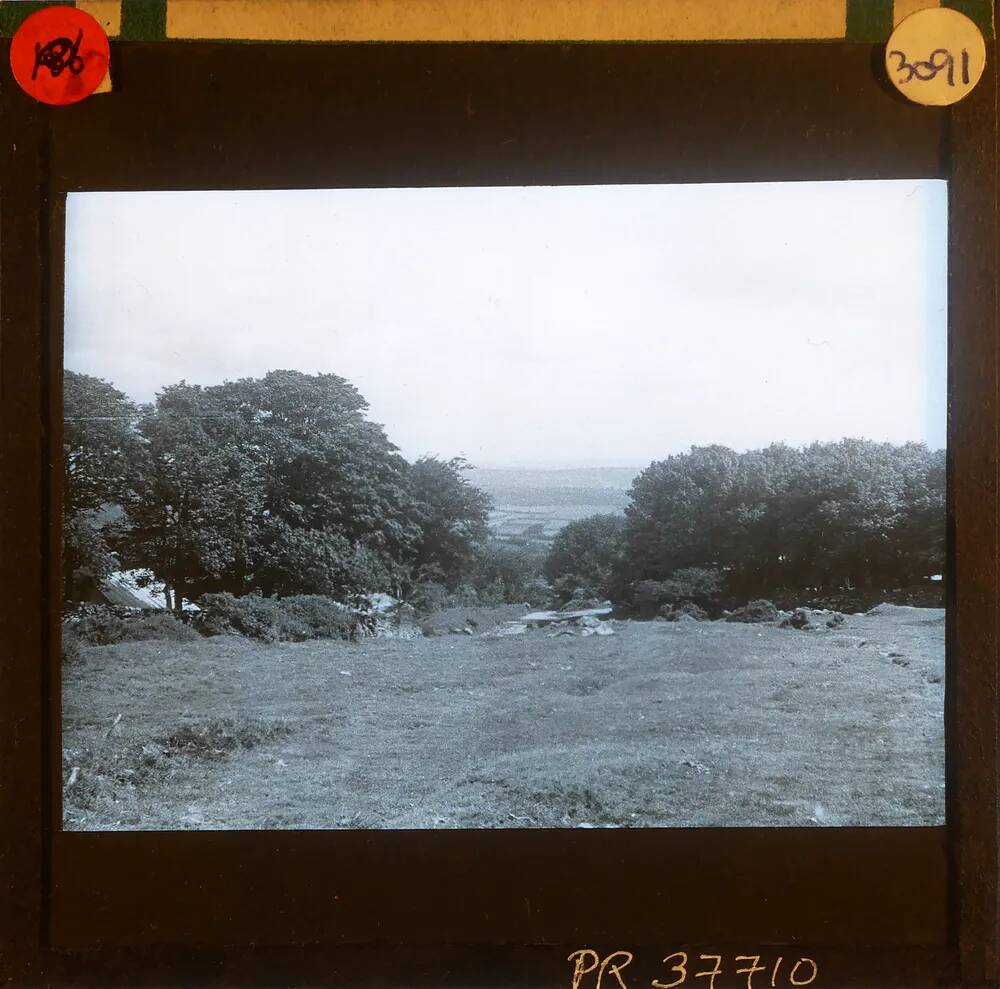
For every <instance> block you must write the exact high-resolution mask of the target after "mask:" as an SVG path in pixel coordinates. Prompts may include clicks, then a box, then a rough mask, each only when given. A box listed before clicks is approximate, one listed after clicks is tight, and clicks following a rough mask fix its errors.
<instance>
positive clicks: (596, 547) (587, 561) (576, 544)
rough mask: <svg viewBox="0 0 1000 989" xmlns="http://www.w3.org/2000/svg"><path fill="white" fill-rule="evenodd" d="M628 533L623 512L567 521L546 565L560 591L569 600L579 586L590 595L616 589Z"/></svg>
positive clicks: (558, 593) (602, 595)
mask: <svg viewBox="0 0 1000 989" xmlns="http://www.w3.org/2000/svg"><path fill="white" fill-rule="evenodd" d="M624 535H625V519H624V518H623V517H622V516H620V515H611V514H607V515H591V516H589V517H588V518H584V519H580V520H578V521H576V522H570V523H569V524H567V525H564V526H563V527H562V528H561V529H560V530H559V532H557V533H556V537H555V539H554V540H553V541H552V548H551V549H550V550H549V554H548V556H547V557H546V559H545V564H544V567H543V569H544V572H545V576H546V577H547V578H548V579H549V580H550V581H551V582H552V584H553V586H554V588H555V590H556V593H557V595H558V596H559V597H560V598H561V599H562V600H564V601H566V600H569V599H570V598H571V597H573V595H574V594H575V593H576V592H577V591H578V590H582V591H583V593H584V594H585V595H586V596H587V597H601V598H604V597H607V596H608V595H609V594H610V593H612V584H613V580H614V574H615V568H616V566H617V565H618V562H619V560H620V557H621V554H622V550H623V542H624Z"/></svg>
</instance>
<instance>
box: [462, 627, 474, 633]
mask: <svg viewBox="0 0 1000 989" xmlns="http://www.w3.org/2000/svg"><path fill="white" fill-rule="evenodd" d="M462 634H463V635H475V634H476V633H475V632H473V631H472V629H471V628H469V626H468V625H466V626H465V628H463V629H462Z"/></svg>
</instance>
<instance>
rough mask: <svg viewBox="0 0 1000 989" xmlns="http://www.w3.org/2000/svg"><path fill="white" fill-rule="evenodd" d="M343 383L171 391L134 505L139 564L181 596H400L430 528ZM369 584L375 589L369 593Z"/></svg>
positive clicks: (155, 419) (156, 417) (154, 425)
mask: <svg viewBox="0 0 1000 989" xmlns="http://www.w3.org/2000/svg"><path fill="white" fill-rule="evenodd" d="M366 409H367V404H366V403H365V401H364V399H363V398H362V397H361V395H360V394H359V393H358V391H357V389H355V388H354V386H353V385H351V384H350V383H348V382H347V381H345V380H344V379H343V378H340V377H338V376H337V375H333V374H318V375H307V374H303V373H300V372H298V371H272V372H270V373H268V374H267V375H265V376H264V377H263V378H244V379H241V380H239V381H232V382H225V383H223V384H221V385H214V386H210V387H206V388H202V387H200V386H195V385H188V384H186V383H184V382H181V383H180V384H177V385H173V386H170V387H168V388H165V389H164V390H163V391H162V392H161V393H160V394H159V395H158V396H157V399H156V403H155V406H154V407H153V408H152V409H151V410H150V411H149V412H148V414H147V415H146V416H145V417H144V418H143V420H142V422H141V424H140V433H141V435H142V437H143V439H144V441H145V452H146V458H147V464H148V466H147V470H146V471H145V475H146V481H145V483H144V484H143V485H142V486H141V488H138V489H137V490H135V491H134V492H133V493H132V494H131V496H130V498H129V500H128V504H127V509H128V516H129V522H130V526H131V531H130V535H129V539H128V541H127V543H126V545H127V547H128V551H129V555H130V560H131V562H132V564H133V565H135V566H141V567H146V568H148V569H150V570H151V571H152V572H153V573H154V574H155V575H156V577H157V578H159V579H160V580H163V581H164V582H165V583H166V584H167V585H168V587H169V588H170V589H171V590H172V592H173V597H174V606H175V607H176V608H180V607H181V606H182V603H183V600H184V598H193V597H197V596H198V595H199V594H201V593H205V592H206V591H230V592H232V593H235V594H241V593H245V592H246V591H247V590H250V589H253V588H259V589H260V590H261V591H263V592H264V593H265V594H294V593H315V592H316V591H317V589H318V588H317V586H316V585H314V584H313V583H312V582H314V581H315V582H316V584H317V585H321V586H322V589H323V590H322V592H323V593H326V594H329V595H330V596H334V597H344V596H352V595H353V596H356V595H358V594H360V593H362V592H363V591H365V590H367V591H369V592H370V591H374V590H382V589H385V588H386V587H387V586H388V587H391V588H393V589H396V590H397V592H398V590H399V589H400V588H401V587H402V585H403V584H404V583H405V581H406V579H407V576H408V574H409V567H410V564H411V562H412V559H413V556H414V554H415V553H416V551H417V545H418V542H419V540H420V536H421V529H420V525H419V522H418V520H417V518H416V516H417V514H418V513H417V507H416V504H415V500H414V496H413V485H412V481H411V478H410V476H409V471H410V468H409V465H408V464H407V463H406V461H405V460H403V458H402V457H401V456H400V455H399V454H398V452H397V451H396V448H395V447H394V446H393V445H392V444H391V443H390V442H389V440H388V439H387V438H386V436H385V433H384V431H383V430H382V427H381V426H379V425H378V424H376V423H373V422H370V421H369V420H368V419H367V418H365V415H364V413H365V410H366ZM363 585H367V586H366V587H365V586H363Z"/></svg>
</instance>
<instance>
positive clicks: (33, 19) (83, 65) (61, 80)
mask: <svg viewBox="0 0 1000 989" xmlns="http://www.w3.org/2000/svg"><path fill="white" fill-rule="evenodd" d="M109 56H110V46H109V45H108V37H107V35H106V34H105V33H104V30H103V29H102V27H101V25H100V24H98V23H97V21H96V20H94V18H93V17H91V16H90V14H87V13H85V12H84V11H82V10H77V9H76V8H75V7H61V6H60V7H45V8H43V9H42V10H39V11H36V12H35V13H34V14H32V15H31V16H30V17H27V18H25V20H24V22H23V23H22V24H21V26H20V27H19V28H18V29H17V32H16V33H15V35H14V37H13V38H12V39H11V43H10V67H11V71H12V72H13V73H14V78H15V79H16V80H17V82H18V85H20V87H21V88H22V89H23V90H24V91H25V92H26V93H28V95H29V96H33V97H34V98H35V99H36V100H39V101H40V102H42V103H49V104H51V105H53V106H60V105H64V104H67V103H78V102H79V101H80V100H82V99H84V98H85V97H87V96H89V95H90V94H91V93H92V92H93V91H94V90H95V89H97V87H98V86H99V85H100V84H101V82H102V81H103V79H104V77H105V76H106V75H107V72H108V60H109Z"/></svg>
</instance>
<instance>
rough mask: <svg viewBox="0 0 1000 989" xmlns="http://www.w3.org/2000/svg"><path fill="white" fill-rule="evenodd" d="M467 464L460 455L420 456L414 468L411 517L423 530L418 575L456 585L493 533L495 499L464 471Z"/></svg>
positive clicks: (417, 554) (416, 561)
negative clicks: (470, 479) (491, 530)
mask: <svg viewBox="0 0 1000 989" xmlns="http://www.w3.org/2000/svg"><path fill="white" fill-rule="evenodd" d="M469 469H470V466H469V464H468V463H467V461H465V460H464V459H463V458H461V457H453V458H452V459H451V460H439V459H438V458H437V457H421V458H420V459H419V460H417V461H416V463H414V464H413V466H412V467H411V468H410V472H409V480H410V485H411V492H412V497H413V499H414V515H413V517H414V519H415V521H416V524H417V526H418V527H419V531H420V534H419V536H418V538H417V541H416V544H415V546H414V555H413V569H414V574H415V576H416V578H417V579H418V580H433V581H440V582H442V583H444V584H445V586H447V587H449V588H450V589H453V588H454V587H455V586H456V585H457V584H458V583H460V582H461V580H462V578H463V577H464V576H465V575H466V574H467V573H468V571H469V570H470V569H471V567H472V565H473V563H474V562H475V560H476V557H477V550H478V549H479V547H480V546H481V544H483V543H484V542H485V541H486V539H487V537H488V536H489V516H490V509H491V508H492V507H493V505H492V502H491V501H490V498H489V497H488V496H487V495H486V494H484V493H483V492H482V491H480V490H479V488H477V487H475V486H474V485H472V484H470V483H469V481H468V479H467V478H465V477H463V473H464V472H465V471H467V470H469Z"/></svg>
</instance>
